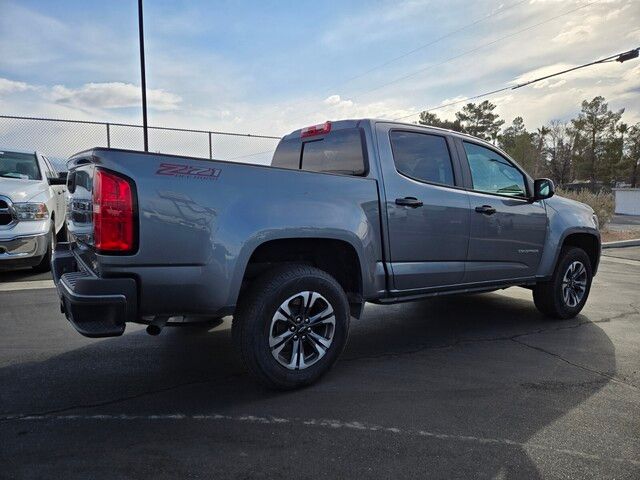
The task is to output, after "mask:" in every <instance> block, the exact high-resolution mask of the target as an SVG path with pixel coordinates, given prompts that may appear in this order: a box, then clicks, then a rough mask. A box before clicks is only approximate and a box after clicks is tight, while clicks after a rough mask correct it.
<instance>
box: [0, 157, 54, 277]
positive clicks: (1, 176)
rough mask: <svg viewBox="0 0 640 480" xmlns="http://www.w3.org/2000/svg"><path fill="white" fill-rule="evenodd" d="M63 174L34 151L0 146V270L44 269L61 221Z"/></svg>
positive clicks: (46, 267) (49, 261)
mask: <svg viewBox="0 0 640 480" xmlns="http://www.w3.org/2000/svg"><path fill="white" fill-rule="evenodd" d="M65 184H66V173H61V174H59V173H58V172H57V171H56V170H55V169H54V168H53V166H52V165H51V163H50V162H49V160H48V159H47V158H46V157H45V156H43V155H41V154H40V153H38V152H18V151H8V150H2V149H0V269H6V268H17V267H33V268H34V269H35V270H38V271H47V270H49V268H50V264H51V254H52V252H53V249H54V247H55V242H56V236H58V235H61V234H62V232H61V231H62V230H63V228H64V223H65V209H66V200H65V190H66V187H65Z"/></svg>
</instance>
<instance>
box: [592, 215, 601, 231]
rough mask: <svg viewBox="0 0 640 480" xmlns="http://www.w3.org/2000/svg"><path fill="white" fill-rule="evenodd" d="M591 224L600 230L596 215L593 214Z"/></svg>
mask: <svg viewBox="0 0 640 480" xmlns="http://www.w3.org/2000/svg"><path fill="white" fill-rule="evenodd" d="M593 223H594V224H595V226H596V228H597V229H598V230H600V220H598V215H596V214H595V213H594V214H593Z"/></svg>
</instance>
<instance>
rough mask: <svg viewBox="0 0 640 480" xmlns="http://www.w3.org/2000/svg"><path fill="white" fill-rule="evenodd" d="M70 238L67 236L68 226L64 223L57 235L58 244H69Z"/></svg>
mask: <svg viewBox="0 0 640 480" xmlns="http://www.w3.org/2000/svg"><path fill="white" fill-rule="evenodd" d="M68 240H69V237H68V235H67V226H66V225H65V224H64V223H63V224H62V227H61V228H60V231H59V232H58V234H57V235H56V242H67V241H68Z"/></svg>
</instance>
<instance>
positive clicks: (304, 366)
mask: <svg viewBox="0 0 640 480" xmlns="http://www.w3.org/2000/svg"><path fill="white" fill-rule="evenodd" d="M348 334H349V305H348V302H347V296H346V294H345V293H344V291H343V290H342V287H341V286H340V284H339V283H338V282H337V281H336V280H335V279H334V278H333V277H331V276H330V275H329V274H327V273H326V272H324V271H322V270H319V269H317V268H314V267H309V266H305V265H292V266H286V267H280V268H276V269H274V270H272V271H269V272H267V273H266V274H264V275H263V276H262V277H260V278H258V279H257V280H255V281H254V283H253V285H252V286H251V288H250V290H249V291H248V292H247V293H246V294H245V295H243V296H242V298H241V300H240V302H239V305H238V308H237V311H236V314H235V316H234V319H233V338H234V343H235V345H236V348H237V349H238V350H239V352H240V354H241V356H242V359H243V362H244V363H245V365H246V366H247V368H248V369H249V371H250V372H251V373H252V374H253V375H254V376H256V377H257V378H258V380H259V381H261V382H262V383H263V384H265V385H266V386H268V387H271V388H277V389H292V388H297V387H301V386H304V385H309V384H311V383H313V382H315V381H316V380H317V379H318V378H320V377H321V376H322V375H323V374H324V373H326V372H327V370H329V369H330V368H331V366H332V365H333V364H334V363H335V361H336V360H337V359H338V356H339V355H340V353H342V350H343V349H344V346H345V344H346V342H347V337H348Z"/></svg>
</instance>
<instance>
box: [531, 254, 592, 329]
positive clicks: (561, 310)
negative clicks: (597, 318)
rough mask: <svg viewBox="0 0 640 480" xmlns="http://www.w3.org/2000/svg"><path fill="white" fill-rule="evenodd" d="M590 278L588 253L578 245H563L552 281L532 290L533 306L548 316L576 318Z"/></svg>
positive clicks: (587, 289)
mask: <svg viewBox="0 0 640 480" xmlns="http://www.w3.org/2000/svg"><path fill="white" fill-rule="evenodd" d="M592 278H593V273H592V270H591V261H590V260H589V256H588V255H587V253H586V252H585V251H584V250H582V249H581V248H578V247H569V248H563V249H562V251H561V252H560V258H558V263H557V265H556V269H555V271H554V272H553V277H552V278H551V280H550V281H548V282H541V283H539V284H537V285H536V286H535V287H534V289H533V300H534V302H535V304H536V307H537V308H538V310H540V311H541V312H542V313H544V314H545V315H547V316H549V317H553V318H559V319H567V318H573V317H575V316H576V315H577V314H578V313H580V311H581V310H582V308H583V307H584V305H585V303H586V302H587V297H588V296H589V291H590V289H591V280H592Z"/></svg>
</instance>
